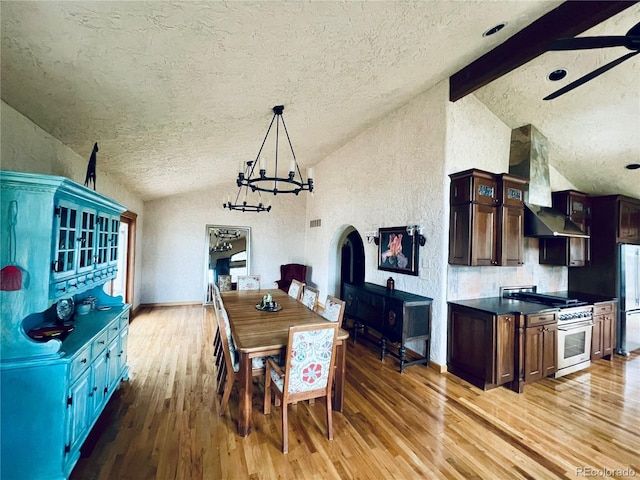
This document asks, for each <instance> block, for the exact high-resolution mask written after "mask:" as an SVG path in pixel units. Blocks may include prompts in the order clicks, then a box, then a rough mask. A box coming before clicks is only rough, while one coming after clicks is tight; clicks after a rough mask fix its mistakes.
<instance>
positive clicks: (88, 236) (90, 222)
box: [78, 210, 96, 272]
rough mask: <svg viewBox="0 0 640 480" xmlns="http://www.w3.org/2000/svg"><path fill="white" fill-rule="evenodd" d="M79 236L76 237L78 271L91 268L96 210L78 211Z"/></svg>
mask: <svg viewBox="0 0 640 480" xmlns="http://www.w3.org/2000/svg"><path fill="white" fill-rule="evenodd" d="M78 233H79V235H80V237H79V238H78V243H79V248H78V272H84V271H87V270H91V269H92V268H93V264H94V260H95V258H94V255H95V253H94V251H95V235H96V212H95V211H93V210H82V211H81V212H80V230H79V232H78Z"/></svg>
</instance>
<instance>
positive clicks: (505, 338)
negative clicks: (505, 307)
mask: <svg viewBox="0 0 640 480" xmlns="http://www.w3.org/2000/svg"><path fill="white" fill-rule="evenodd" d="M515 338H516V333H515V317H514V315H499V316H498V317H496V362H495V364H496V375H495V383H497V384H498V385H502V384H504V383H507V382H511V381H512V380H513V379H514V378H515V366H514V361H513V352H514V351H515V350H514V348H515Z"/></svg>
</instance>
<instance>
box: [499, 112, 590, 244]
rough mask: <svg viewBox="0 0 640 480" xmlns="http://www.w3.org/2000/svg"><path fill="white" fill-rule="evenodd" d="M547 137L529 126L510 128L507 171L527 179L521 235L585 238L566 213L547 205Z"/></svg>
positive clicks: (583, 233)
mask: <svg viewBox="0 0 640 480" xmlns="http://www.w3.org/2000/svg"><path fill="white" fill-rule="evenodd" d="M547 152H548V149H547V139H546V137H545V136H544V135H542V134H541V133H540V132H539V131H538V130H537V129H536V128H535V127H534V126H533V125H525V126H523V127H520V128H516V129H514V130H512V131H511V151H510V155H509V173H511V174H513V175H518V176H519V177H523V178H526V179H528V180H529V191H528V192H526V193H525V207H526V208H525V212H524V235H525V237H534V238H559V237H570V238H589V235H587V234H586V233H585V232H584V231H583V230H582V229H581V228H580V227H579V226H578V225H576V224H575V223H573V222H572V221H571V220H570V219H569V217H568V216H567V215H565V214H564V213H562V212H560V211H559V210H557V209H555V208H552V207H551V181H550V180H549V161H548V156H547Z"/></svg>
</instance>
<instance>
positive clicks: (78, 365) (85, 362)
mask: <svg viewBox="0 0 640 480" xmlns="http://www.w3.org/2000/svg"><path fill="white" fill-rule="evenodd" d="M90 354H91V351H90V348H89V346H87V347H85V348H83V349H82V350H81V351H80V353H78V354H77V355H76V356H75V358H74V359H73V360H71V367H70V369H69V378H70V381H69V383H73V381H74V380H75V379H76V378H78V377H79V376H80V374H81V373H82V372H84V370H85V369H86V368H87V367H88V366H89V356H90Z"/></svg>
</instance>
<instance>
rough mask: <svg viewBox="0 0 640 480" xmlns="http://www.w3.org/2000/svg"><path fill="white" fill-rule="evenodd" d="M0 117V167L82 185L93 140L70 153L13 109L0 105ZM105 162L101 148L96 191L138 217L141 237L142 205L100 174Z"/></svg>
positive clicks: (136, 289) (139, 245)
mask: <svg viewBox="0 0 640 480" xmlns="http://www.w3.org/2000/svg"><path fill="white" fill-rule="evenodd" d="M0 116H1V118H2V124H1V129H0V131H1V133H0V158H1V162H2V163H1V164H0V167H1V168H2V169H3V170H12V171H16V172H27V173H41V174H47V175H59V176H62V177H67V178H69V179H71V180H73V181H75V182H77V183H79V184H84V178H85V174H86V172H87V163H88V162H89V156H90V155H91V149H92V148H93V143H94V142H95V141H98V142H100V139H88V140H87V151H86V152H81V153H82V154H83V155H84V154H85V153H86V155H84V156H83V155H79V154H78V153H76V152H74V151H73V150H71V149H70V148H69V147H67V146H66V145H64V144H62V143H61V142H60V141H59V140H58V139H56V138H55V137H52V136H51V135H49V134H48V133H46V132H45V131H44V130H42V129H41V128H40V127H38V126H37V125H36V124H34V123H33V122H32V121H31V120H29V119H28V118H26V117H25V116H23V115H22V114H21V113H19V112H17V111H16V110H14V109H13V108H12V107H10V106H9V105H7V104H6V103H5V102H2V104H1V110H0ZM108 161H109V152H108V151H103V149H102V148H101V149H100V151H99V152H98V157H97V163H96V172H97V173H96V177H97V180H96V190H97V191H98V192H99V193H101V194H103V195H106V196H107V197H109V198H112V199H114V200H115V201H117V202H120V203H121V204H123V205H124V206H125V207H127V209H128V210H130V211H132V212H135V213H136V214H138V232H137V233H138V238H142V235H143V230H142V220H143V218H144V215H143V213H144V208H143V203H142V201H140V200H139V199H138V198H136V197H135V196H134V195H133V194H131V193H130V192H128V191H127V190H125V189H124V188H123V186H122V184H121V183H119V182H115V181H114V180H113V179H112V178H111V177H110V176H109V175H108V174H106V173H104V171H103V170H102V167H101V164H102V163H103V162H108ZM141 259H142V242H138V243H137V244H136V265H135V271H136V276H135V280H134V298H133V307H134V308H136V307H137V306H138V305H139V304H140V285H141V283H142V273H141V265H142V264H141Z"/></svg>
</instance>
